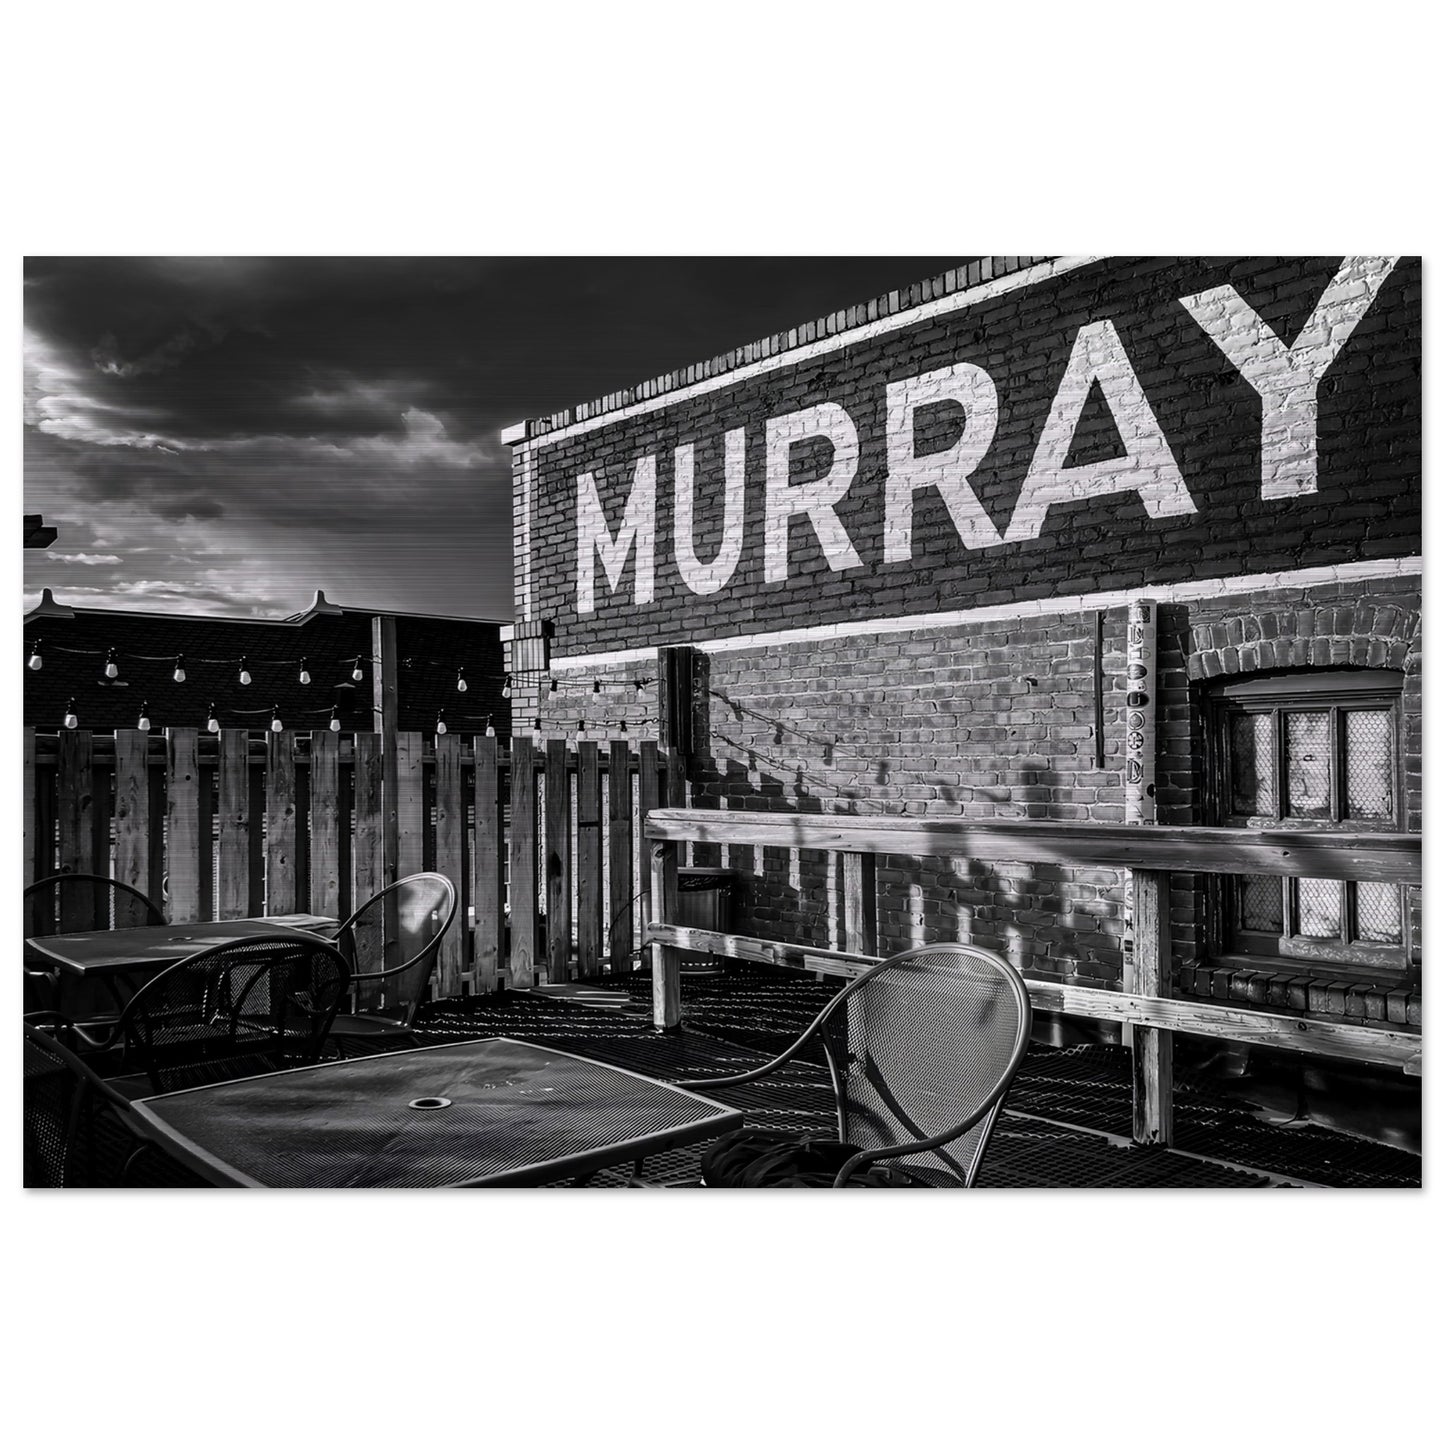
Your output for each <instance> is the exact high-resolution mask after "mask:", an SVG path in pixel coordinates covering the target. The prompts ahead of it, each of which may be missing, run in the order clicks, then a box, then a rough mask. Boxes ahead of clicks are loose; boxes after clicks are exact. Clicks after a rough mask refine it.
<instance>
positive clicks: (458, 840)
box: [435, 733, 468, 998]
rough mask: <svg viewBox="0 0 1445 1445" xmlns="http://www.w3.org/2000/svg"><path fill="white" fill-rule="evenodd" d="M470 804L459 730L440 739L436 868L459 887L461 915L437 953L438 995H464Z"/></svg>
mask: <svg viewBox="0 0 1445 1445" xmlns="http://www.w3.org/2000/svg"><path fill="white" fill-rule="evenodd" d="M465 825H466V804H465V803H464V802H463V800H462V740H461V737H460V735H459V734H457V733H445V734H443V735H442V736H441V737H439V738H438V739H437V846H436V870H437V872H438V873H441V874H443V875H445V876H446V877H447V878H450V879H451V880H452V883H453V885H454V886H455V888H456V890H457V909H458V912H459V915H460V916H459V917H458V918H457V920H456V922H455V923H454V924H453V925H452V927H451V928H449V929H447V931H446V933H445V934H444V935H443V937H442V943H441V950H440V952H439V953H438V954H437V966H436V975H435V978H436V984H435V994H436V997H437V998H460V997H461V996H462V962H463V958H464V955H465V952H466V947H465V940H466V934H467V915H466V906H467V892H468V890H467V888H466V886H465V881H464V879H463V877H462V868H463V858H462V830H463V828H464V827H465Z"/></svg>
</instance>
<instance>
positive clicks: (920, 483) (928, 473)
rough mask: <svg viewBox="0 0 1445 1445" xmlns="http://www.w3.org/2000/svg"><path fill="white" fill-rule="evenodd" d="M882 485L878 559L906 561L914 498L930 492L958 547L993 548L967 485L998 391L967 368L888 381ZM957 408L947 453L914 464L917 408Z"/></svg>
mask: <svg viewBox="0 0 1445 1445" xmlns="http://www.w3.org/2000/svg"><path fill="white" fill-rule="evenodd" d="M887 397H888V480H887V484H886V487H887V490H886V493H885V498H884V510H883V560H884V561H885V562H907V561H909V560H910V559H911V558H912V556H913V494H914V493H915V492H916V491H918V490H919V489H920V488H922V487H936V488H937V489H938V493H939V495H940V496H941V497H942V498H943V501H944V505H945V506H946V507H947V508H948V515H949V516H950V517H951V518H952V519H953V525H954V529H955V530H956V531H957V532H958V536H959V540H960V541H961V542H962V543H963V545H964V546H965V547H968V548H979V547H997V546H998V545H999V544H1000V543H1001V542H1002V541H1003V538H1002V537H1001V536H1000V535H999V530H998V528H997V527H995V526H994V524H993V521H992V519H991V518H990V517H989V515H988V513H987V512H986V511H984V509H983V506H982V504H981V503H980V502H979V500H978V497H977V496H976V495H975V493H974V490H973V488H972V487H970V486H969V484H968V478H969V476H970V475H971V474H972V472H973V471H974V469H975V468H976V467H977V466H978V464H979V463H980V462H981V461H982V460H983V459H984V456H985V454H986V453H987V452H988V449H989V447H990V446H991V445H992V444H993V436H994V432H995V431H996V430H997V429H998V388H997V387H996V386H995V385H994V383H993V378H992V377H991V376H990V375H989V374H988V372H986V371H984V370H983V368H982V367H978V366H974V365H972V364H971V363H970V362H966V361H964V362H960V363H959V364H958V365H957V366H945V367H944V368H943V369H942V370H940V371H930V372H926V373H925V374H924V375H922V376H910V377H907V378H905V379H904V380H903V381H894V382H890V383H889V384H888V387H887ZM940 402H956V403H957V404H958V405H959V406H961V407H962V408H963V410H964V423H963V432H962V434H961V435H960V436H959V438H958V440H957V441H956V442H954V443H953V445H952V446H950V447H947V448H945V449H944V450H943V451H938V452H933V453H931V454H930V455H928V456H925V457H920V456H917V455H916V454H915V452H914V436H913V420H914V414H915V413H916V412H917V411H918V410H919V408H920V407H925V406H934V405H937V404H938V403H940Z"/></svg>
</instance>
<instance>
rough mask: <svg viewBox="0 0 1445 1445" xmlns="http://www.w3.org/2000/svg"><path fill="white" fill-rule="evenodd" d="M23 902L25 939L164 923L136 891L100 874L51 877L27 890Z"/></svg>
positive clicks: (72, 874)
mask: <svg viewBox="0 0 1445 1445" xmlns="http://www.w3.org/2000/svg"><path fill="white" fill-rule="evenodd" d="M23 902H24V913H25V936H26V937H27V938H50V937H53V936H54V935H55V934H57V933H86V932H89V931H91V930H92V929H99V928H143V927H145V926H146V925H147V924H151V923H164V922H165V921H166V916H165V914H164V913H162V912H161V910H160V909H159V908H158V907H156V905H155V904H154V903H152V902H151V900H150V899H149V898H147V897H146V896H145V894H144V893H142V892H141V891H140V889H139V888H132V887H131V885H130V884H129V883H122V882H121V881H120V880H119V879H118V878H107V877H105V876H104V875H103V874H100V873H52V874H51V875H50V876H49V877H48V878H40V879H37V880H36V881H35V882H34V883H32V884H31V885H30V886H29V887H28V888H26V890H25V893H24V896H23Z"/></svg>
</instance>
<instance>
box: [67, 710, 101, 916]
mask: <svg viewBox="0 0 1445 1445" xmlns="http://www.w3.org/2000/svg"><path fill="white" fill-rule="evenodd" d="M91 769H92V753H91V739H90V733H89V732H88V731H84V730H81V729H78V728H71V729H67V730H66V731H63V732H62V733H61V734H60V738H59V740H58V743H57V748H56V766H55V796H56V803H57V808H56V811H57V813H58V815H59V822H60V828H59V833H60V871H61V872H62V873H94V872H96V871H97V870H96V867H95V855H94V847H95V827H94V823H93V820H92V810H93V808H94V806H95V796H94V792H93V790H92V788H91ZM91 894H92V890H91V889H89V888H86V889H80V888H75V887H70V888H67V889H66V890H65V891H64V892H63V893H62V895H61V904H60V930H61V932H62V933H69V932H71V931H72V930H76V929H91V928H103V927H105V926H106V925H105V924H102V923H97V922H96V918H95V912H96V909H95V899H94V897H93V896H85V895H91Z"/></svg>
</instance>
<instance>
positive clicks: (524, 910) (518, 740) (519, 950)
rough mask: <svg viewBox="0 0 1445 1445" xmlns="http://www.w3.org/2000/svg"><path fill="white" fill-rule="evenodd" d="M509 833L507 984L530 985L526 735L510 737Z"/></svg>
mask: <svg viewBox="0 0 1445 1445" xmlns="http://www.w3.org/2000/svg"><path fill="white" fill-rule="evenodd" d="M511 833H512V836H511V858H510V865H511V866H510V869H509V872H510V880H509V886H508V890H507V891H508V895H509V898H510V901H511V909H512V947H511V952H510V957H509V967H510V969H511V974H512V977H511V986H512V987H513V988H531V987H532V985H533V984H534V983H535V982H536V973H537V783H536V777H535V775H534V773H533V770H532V739H531V738H529V737H513V739H512V828H511Z"/></svg>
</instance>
